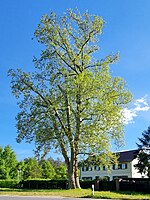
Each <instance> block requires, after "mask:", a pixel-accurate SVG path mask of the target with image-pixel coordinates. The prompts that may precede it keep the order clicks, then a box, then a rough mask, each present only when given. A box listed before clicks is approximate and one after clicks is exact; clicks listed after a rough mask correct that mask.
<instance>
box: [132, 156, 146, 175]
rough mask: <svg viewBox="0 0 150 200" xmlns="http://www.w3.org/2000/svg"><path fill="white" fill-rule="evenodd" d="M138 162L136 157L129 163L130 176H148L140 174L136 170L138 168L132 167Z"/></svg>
mask: <svg viewBox="0 0 150 200" xmlns="http://www.w3.org/2000/svg"><path fill="white" fill-rule="evenodd" d="M137 163H138V159H137V158H136V159H134V160H133V161H132V162H131V165H132V178H148V177H147V176H146V175H145V174H141V173H139V172H138V169H136V168H135V167H134V165H135V164H137Z"/></svg>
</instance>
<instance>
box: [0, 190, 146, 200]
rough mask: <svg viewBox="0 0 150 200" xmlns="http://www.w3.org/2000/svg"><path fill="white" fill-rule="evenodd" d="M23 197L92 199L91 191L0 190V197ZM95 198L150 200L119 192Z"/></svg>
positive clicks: (100, 193)
mask: <svg viewBox="0 0 150 200" xmlns="http://www.w3.org/2000/svg"><path fill="white" fill-rule="evenodd" d="M6 194H7V195H9V194H10V195H21V196H63V197H81V198H83V197H89V198H93V197H92V191H91V189H81V190H80V189H76V190H24V189H7V188H0V195H6ZM94 198H102V199H105V198H106V199H150V194H139V193H129V192H128V193H127V192H126V193H121V192H119V193H117V192H109V191H106V192H98V191H96V192H95V195H94Z"/></svg>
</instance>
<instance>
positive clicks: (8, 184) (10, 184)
mask: <svg viewBox="0 0 150 200" xmlns="http://www.w3.org/2000/svg"><path fill="white" fill-rule="evenodd" d="M18 185H19V182H18V181H17V180H0V188H17V187H18Z"/></svg>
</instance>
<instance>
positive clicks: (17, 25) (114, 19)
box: [0, 0, 150, 159]
mask: <svg viewBox="0 0 150 200" xmlns="http://www.w3.org/2000/svg"><path fill="white" fill-rule="evenodd" d="M76 7H77V8H78V9H79V10H80V12H81V13H82V12H85V11H86V10H88V11H89V13H91V14H97V15H101V16H102V17H103V19H104V20H105V21H106V24H105V27H104V30H103V35H102V36H101V38H100V47H101V51H100V52H99V54H98V57H99V58H102V57H104V56H106V55H108V54H110V53H111V52H113V53H117V52H120V61H119V62H118V63H117V64H114V65H113V66H111V71H112V73H113V75H115V76H121V77H123V78H124V79H125V81H126V82H127V86H128V88H129V90H130V91H131V92H132V94H133V97H134V102H133V103H132V104H131V107H130V109H129V110H126V111H125V115H126V118H127V121H126V124H127V125H126V127H125V146H124V147H123V148H122V150H123V149H134V148H136V142H138V139H137V138H138V137H140V136H141V133H142V131H144V130H146V129H147V127H148V126H149V125H150V109H149V105H150V78H149V77H150V12H149V10H150V1H149V0H97V1H96V0H95V1H94V0H32V1H31V0H25V1H24V0H13V1H12V0H1V1H0V146H3V147H4V146H6V145H7V144H9V145H11V147H12V149H13V150H15V152H16V154H17V158H18V159H23V158H25V157H29V156H32V155H33V152H32V149H33V147H34V146H33V144H26V143H25V142H22V143H21V144H17V143H16V141H15V138H16V136H17V130H16V128H15V124H16V121H15V116H16V115H17V112H18V111H19V110H18V107H17V101H16V99H15V98H14V97H13V96H12V94H11V90H10V78H9V77H7V71H8V69H10V68H17V67H19V68H22V69H24V70H28V71H29V70H31V69H33V62H32V59H33V56H38V55H39V53H40V50H41V46H40V45H39V44H37V42H36V40H32V37H33V34H34V31H35V29H36V27H37V24H38V23H39V21H40V18H41V16H42V15H43V14H46V13H49V12H50V11H51V10H52V11H54V12H56V13H57V14H62V13H63V12H65V11H66V9H67V8H76ZM53 156H54V157H55V158H56V157H57V154H53Z"/></svg>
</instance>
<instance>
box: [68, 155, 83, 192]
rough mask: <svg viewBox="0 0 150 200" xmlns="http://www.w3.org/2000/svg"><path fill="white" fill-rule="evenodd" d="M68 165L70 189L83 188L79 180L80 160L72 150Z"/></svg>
mask: <svg viewBox="0 0 150 200" xmlns="http://www.w3.org/2000/svg"><path fill="white" fill-rule="evenodd" d="M67 167H68V179H69V185H68V188H69V189H75V188H81V187H80V182H79V175H78V160H77V156H76V154H75V153H74V151H72V153H71V160H70V163H69V165H68V166H67Z"/></svg>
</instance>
